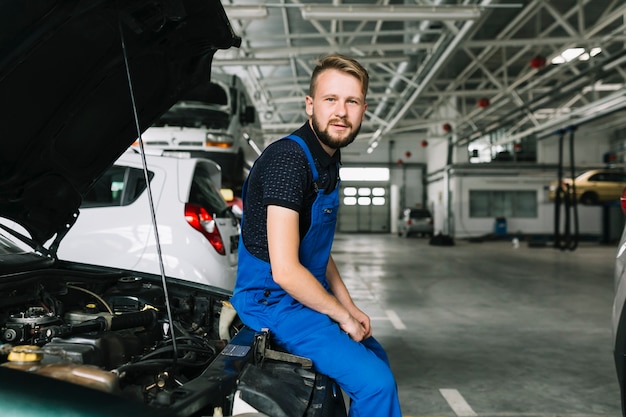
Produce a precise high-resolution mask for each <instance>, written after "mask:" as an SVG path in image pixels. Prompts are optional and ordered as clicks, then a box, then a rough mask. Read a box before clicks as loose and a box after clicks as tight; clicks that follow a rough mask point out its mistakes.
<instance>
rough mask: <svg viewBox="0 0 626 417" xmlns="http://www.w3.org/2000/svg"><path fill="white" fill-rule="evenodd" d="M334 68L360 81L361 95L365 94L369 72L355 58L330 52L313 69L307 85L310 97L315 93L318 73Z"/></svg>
mask: <svg viewBox="0 0 626 417" xmlns="http://www.w3.org/2000/svg"><path fill="white" fill-rule="evenodd" d="M329 69H335V70H338V71H341V72H343V73H346V74H349V75H352V76H353V77H355V78H356V79H357V80H359V81H360V82H361V87H362V91H363V97H364V98H365V96H366V94H367V89H368V88H369V80H370V77H369V74H368V73H367V70H366V69H365V68H364V67H363V65H361V64H360V63H359V62H358V61H356V60H355V59H352V58H350V57H347V56H345V55H341V54H330V55H326V56H325V57H322V58H321V59H320V60H319V62H318V64H317V65H316V66H315V69H314V70H313V74H312V75H311V84H310V85H309V95H310V96H311V97H313V96H314V94H315V88H316V87H317V79H318V77H319V75H320V74H321V73H322V72H323V71H326V70H329Z"/></svg>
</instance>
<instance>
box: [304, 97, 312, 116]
mask: <svg viewBox="0 0 626 417" xmlns="http://www.w3.org/2000/svg"><path fill="white" fill-rule="evenodd" d="M304 102H305V109H306V115H307V116H309V117H311V116H313V97H311V96H306V97H305V98H304Z"/></svg>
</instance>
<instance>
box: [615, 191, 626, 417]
mask: <svg viewBox="0 0 626 417" xmlns="http://www.w3.org/2000/svg"><path fill="white" fill-rule="evenodd" d="M620 204H621V208H622V212H623V213H624V214H625V215H626V189H624V190H622V196H621V197H620ZM614 288H615V293H614V299H613V310H612V316H611V322H612V336H613V354H614V360H615V369H616V371H617V379H618V381H619V386H620V391H621V395H620V398H621V403H622V410H626V386H625V384H626V361H624V358H625V356H624V355H626V311H625V310H624V302H625V301H626V226H625V227H624V229H623V231H622V235H621V238H620V241H619V244H618V245H617V253H616V256H615V269H614Z"/></svg>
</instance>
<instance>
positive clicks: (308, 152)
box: [285, 135, 319, 185]
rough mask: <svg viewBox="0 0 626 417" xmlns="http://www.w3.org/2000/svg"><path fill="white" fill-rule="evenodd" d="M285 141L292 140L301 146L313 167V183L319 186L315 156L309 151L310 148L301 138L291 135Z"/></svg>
mask: <svg viewBox="0 0 626 417" xmlns="http://www.w3.org/2000/svg"><path fill="white" fill-rule="evenodd" d="M285 139H291V140H293V141H294V142H296V143H298V145H300V147H301V148H302V150H303V151H304V153H305V155H306V157H307V159H308V160H309V166H310V167H311V173H312V174H313V182H314V183H315V184H316V185H317V180H318V179H319V175H318V173H317V168H315V162H314V161H313V155H311V151H310V150H309V147H308V146H307V145H306V143H305V142H304V140H303V139H302V138H301V137H300V136H296V135H289V136H287V137H286V138H285Z"/></svg>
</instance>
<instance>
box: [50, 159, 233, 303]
mask: <svg viewBox="0 0 626 417" xmlns="http://www.w3.org/2000/svg"><path fill="white" fill-rule="evenodd" d="M146 162H147V165H148V170H149V177H150V185H151V189H152V199H153V201H154V208H155V216H156V218H157V221H158V225H159V235H160V237H161V239H160V252H161V259H162V261H163V266H164V268H165V275H167V276H168V277H173V278H180V279H183V280H187V281H193V282H197V283H201V284H207V285H211V286H215V287H219V288H222V289H225V290H229V291H231V290H232V289H233V288H234V286H235V278H236V275H237V245H238V243H239V221H238V220H237V218H236V217H235V215H234V214H233V213H232V210H231V209H230V208H229V207H228V205H227V204H226V201H225V200H224V198H223V197H222V195H221V193H220V191H219V190H220V183H221V180H220V177H221V171H220V167H219V166H218V165H217V164H216V163H215V162H213V161H210V160H206V159H199V158H173V157H167V156H159V155H146ZM142 163H143V162H142V158H141V155H139V154H138V153H136V152H134V151H132V150H131V151H129V152H126V153H125V154H123V155H122V156H121V157H120V158H119V159H118V160H117V161H116V162H115V164H114V165H113V166H112V167H111V168H109V169H108V170H107V171H106V172H105V173H104V175H102V176H101V177H100V178H99V179H98V181H97V182H96V183H95V185H94V186H93V187H92V188H91V190H90V191H89V192H88V193H87V194H86V195H85V197H84V198H83V202H82V205H81V207H80V216H79V217H78V219H77V220H76V223H75V224H74V225H73V226H72V228H71V229H70V230H69V232H68V233H67V235H66V236H65V237H64V238H63V242H62V243H61V244H60V245H59V250H58V256H59V258H61V259H64V260H68V261H74V262H81V263H87V264H93V265H105V266H111V267H115V268H121V269H126V270H134V271H142V272H148V273H153V274H159V273H160V263H159V262H160V260H161V259H159V248H157V245H156V240H155V237H154V233H153V230H152V224H151V217H150V216H146V213H149V212H150V201H149V198H148V197H149V196H148V192H147V187H146V186H145V179H144V174H143V166H142Z"/></svg>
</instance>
